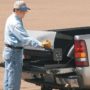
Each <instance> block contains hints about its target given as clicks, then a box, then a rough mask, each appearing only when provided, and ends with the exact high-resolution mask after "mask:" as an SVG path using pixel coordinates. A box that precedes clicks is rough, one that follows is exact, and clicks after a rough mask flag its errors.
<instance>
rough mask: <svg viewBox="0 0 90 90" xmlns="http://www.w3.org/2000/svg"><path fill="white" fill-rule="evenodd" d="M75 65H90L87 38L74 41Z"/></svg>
mask: <svg viewBox="0 0 90 90" xmlns="http://www.w3.org/2000/svg"><path fill="white" fill-rule="evenodd" d="M74 56H75V65H76V66H77V67H87V66H89V61H88V53H87V47H86V43H85V40H75V41H74Z"/></svg>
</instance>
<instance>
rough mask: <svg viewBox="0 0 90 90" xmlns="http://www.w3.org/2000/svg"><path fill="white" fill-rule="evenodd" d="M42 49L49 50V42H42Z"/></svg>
mask: <svg viewBox="0 0 90 90" xmlns="http://www.w3.org/2000/svg"><path fill="white" fill-rule="evenodd" d="M42 47H44V48H51V42H50V41H49V40H44V41H42Z"/></svg>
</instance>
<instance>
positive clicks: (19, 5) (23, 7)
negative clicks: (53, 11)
mask: <svg viewBox="0 0 90 90" xmlns="http://www.w3.org/2000/svg"><path fill="white" fill-rule="evenodd" d="M13 8H15V9H18V10H21V11H27V10H30V8H29V7H27V5H26V3H25V2H24V1H22V0H18V1H16V2H15V3H14V6H13Z"/></svg>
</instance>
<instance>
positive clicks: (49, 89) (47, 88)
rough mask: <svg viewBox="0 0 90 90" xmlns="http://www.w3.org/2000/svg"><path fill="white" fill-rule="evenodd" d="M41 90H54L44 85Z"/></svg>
mask: <svg viewBox="0 0 90 90" xmlns="http://www.w3.org/2000/svg"><path fill="white" fill-rule="evenodd" d="M41 90H52V88H51V87H49V86H45V85H42V86H41Z"/></svg>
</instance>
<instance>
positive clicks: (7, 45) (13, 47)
mask: <svg viewBox="0 0 90 90" xmlns="http://www.w3.org/2000/svg"><path fill="white" fill-rule="evenodd" d="M5 46H6V47H9V48H12V49H23V47H15V46H13V45H9V44H5Z"/></svg>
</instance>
